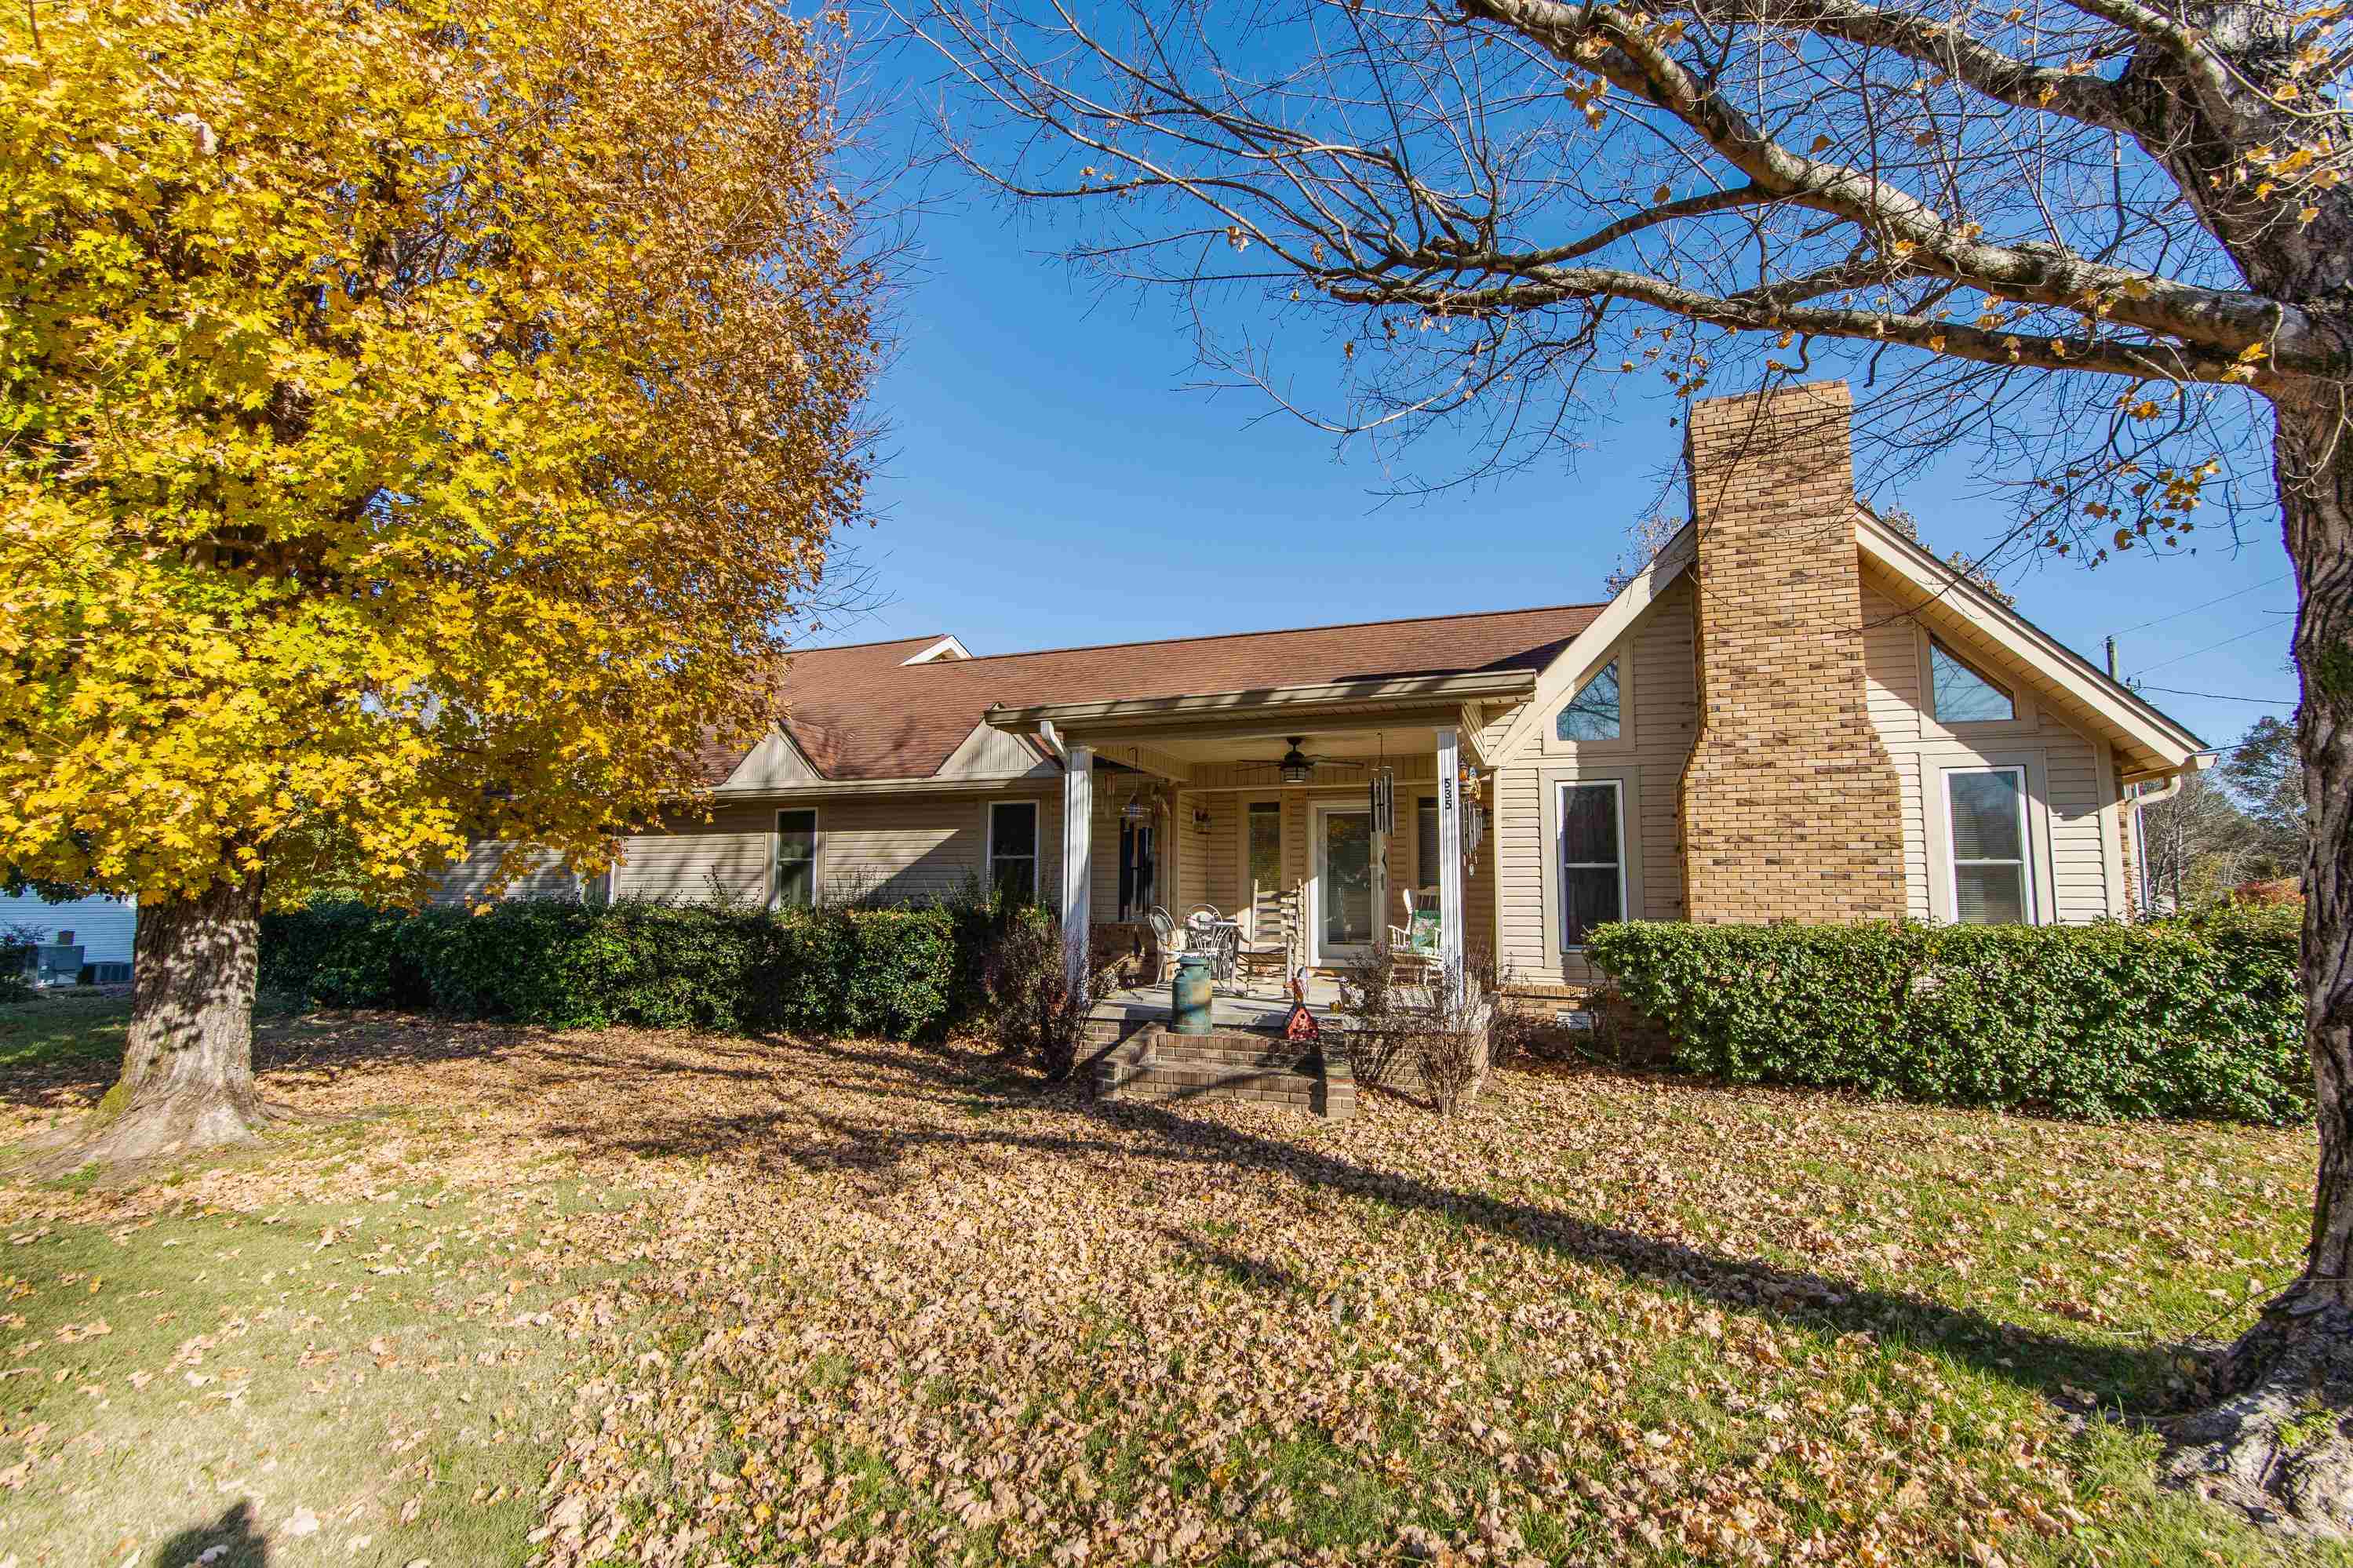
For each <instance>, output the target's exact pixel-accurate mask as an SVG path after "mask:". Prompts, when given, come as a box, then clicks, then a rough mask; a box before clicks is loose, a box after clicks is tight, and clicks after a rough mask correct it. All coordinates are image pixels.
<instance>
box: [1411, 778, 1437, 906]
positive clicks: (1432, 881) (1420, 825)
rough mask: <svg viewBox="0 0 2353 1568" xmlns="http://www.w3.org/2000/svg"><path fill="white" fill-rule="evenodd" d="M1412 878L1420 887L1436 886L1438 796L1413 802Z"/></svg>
mask: <svg viewBox="0 0 2353 1568" xmlns="http://www.w3.org/2000/svg"><path fill="white" fill-rule="evenodd" d="M1413 878H1414V885H1415V886H1416V887H1421V888H1435V887H1436V886H1438V797H1437V796H1436V795H1423V796H1422V797H1421V798H1420V799H1419V800H1417V801H1415V802H1414V803H1413Z"/></svg>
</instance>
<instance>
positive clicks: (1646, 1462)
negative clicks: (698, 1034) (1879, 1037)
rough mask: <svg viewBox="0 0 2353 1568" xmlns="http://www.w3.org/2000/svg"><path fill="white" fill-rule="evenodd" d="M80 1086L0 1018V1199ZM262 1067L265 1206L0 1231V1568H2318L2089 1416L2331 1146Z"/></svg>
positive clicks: (942, 1068) (141, 1209) (181, 1184)
mask: <svg viewBox="0 0 2353 1568" xmlns="http://www.w3.org/2000/svg"><path fill="white" fill-rule="evenodd" d="M35 1006H36V1007H42V1008H46V1007H48V1006H49V1004H48V1003H47V1002H44V1003H41V1004H36V1005H35ZM118 1015H119V1009H118ZM107 1027H109V1025H107V1024H106V1023H104V1022H102V1021H101V1020H100V1018H99V1017H98V1016H97V1013H96V1012H95V1011H93V1012H91V1013H89V1014H86V1015H84V1016H82V1017H81V1018H80V1020H79V1023H69V1021H68V1020H66V1019H65V1018H64V1016H62V1015H61V1014H58V1013H55V1012H51V1013H49V1014H47V1015H46V1016H44V1017H42V1018H40V1019H37V1020H36V1019H33V1018H31V1017H29V1016H8V1015H7V1014H0V1050H6V1051H10V1052H12V1053H16V1054H15V1055H12V1057H11V1058H9V1059H10V1061H11V1062H12V1063H13V1065H12V1066H11V1067H10V1068H8V1069H7V1071H6V1073H5V1077H0V1084H5V1089H6V1097H7V1107H8V1115H9V1116H10V1117H11V1118H12V1120H10V1121H6V1122H5V1123H0V1138H6V1137H10V1136H17V1135H21V1133H22V1132H23V1131H26V1130H27V1129H31V1128H35V1127H37V1126H38V1125H40V1124H43V1123H45V1122H47V1121H53V1120H54V1119H55V1118H56V1117H57V1116H58V1114H59V1111H60V1108H61V1107H63V1106H65V1105H68V1104H70V1103H75V1102H78V1101H79V1100H85V1099H88V1098H93V1097H94V1096H95V1095H96V1094H97V1093H98V1092H100V1090H102V1089H103V1087H104V1083H105V1079H106V1067H107V1066H108V1065H109V1064H106V1063H104V1062H103V1061H102V1059H100V1055H99V1054H98V1052H97V1048H96V1047H97V1045H98V1043H99V1041H100V1038H101V1037H102V1035H103V1031H104V1030H105V1029H106V1028H107ZM111 1027H114V1028H116V1029H118V1030H119V1027H120V1025H119V1016H118V1020H117V1021H116V1022H115V1023H114V1024H113V1025H111ZM42 1041H47V1042H52V1043H50V1044H47V1045H42V1044H39V1043H38V1042H42ZM76 1042H79V1043H76ZM36 1055H38V1056H39V1057H40V1058H42V1059H41V1060H40V1062H39V1063H38V1064H37V1065H35V1064H32V1063H31V1060H30V1058H33V1057H34V1056H36ZM261 1055H262V1058H263V1063H264V1067H265V1070H266V1073H267V1081H268V1084H269V1091H270V1092H271V1094H272V1095H273V1096H275V1097H277V1098H280V1099H282V1100H288V1101H290V1102H292V1103H294V1104H296V1105H298V1106H299V1107H301V1109H302V1110H304V1111H305V1112H306V1113H307V1114H308V1117H309V1120H308V1121H305V1122H304V1123H302V1124H301V1125H300V1126H299V1127H298V1128H296V1129H295V1130H293V1131H290V1132H288V1133H287V1134H285V1135H283V1136H281V1137H277V1138H273V1139H272V1140H271V1142H269V1144H268V1145H267V1146H265V1147H264V1148H263V1149H261V1150H259V1151H254V1152H247V1153H244V1154H241V1155H239V1156H238V1157H237V1158H236V1159H233V1160H230V1161H227V1162H224V1163H220V1164H218V1165H216V1166H213V1167H210V1168H207V1169H205V1170H202V1171H193V1172H185V1173H170V1174H166V1175H157V1176H151V1177H150V1178H148V1179H146V1180H144V1181H142V1183H140V1184H136V1185H132V1186H130V1187H126V1188H120V1189H117V1188H109V1187H103V1186H96V1185H92V1184H88V1183H76V1184H64V1185H56V1184H51V1185H41V1184H32V1183H28V1182H26V1181H24V1180H21V1179H20V1180H18V1181H17V1182H16V1183H15V1184H13V1185H11V1186H9V1187H6V1188H5V1189H0V1205H5V1207H6V1210H7V1212H6V1214H5V1215H0V1222H5V1234H6V1235H7V1237H8V1239H9V1240H10V1242H11V1243H12V1244H13V1245H12V1246H11V1247H10V1249H9V1254H8V1256H7V1258H6V1259H5V1264H0V1268H5V1273H6V1279H5V1283H0V1293H5V1294H12V1295H13V1296H14V1297H15V1300H11V1301H10V1302H9V1303H8V1304H7V1309H6V1310H7V1311H8V1313H9V1314H10V1315H9V1316H8V1317H7V1318H6V1319H5V1333H0V1488H6V1489H7V1490H5V1491H0V1561H5V1558H6V1557H7V1555H8V1554H9V1553H10V1552H15V1553H16V1555H17V1557H18V1559H19V1561H20V1562H21V1563H26V1564H32V1563H44V1562H54V1563H85V1562H88V1563H142V1564H149V1563H152V1564H159V1565H176V1564H178V1563H184V1562H187V1561H191V1560H193V1559H194V1558H195V1556H197V1555H198V1554H199V1553H200V1552H202V1551H203V1550H204V1549H205V1548H206V1546H207V1545H209V1544H212V1543H213V1542H216V1541H219V1542H223V1543H229V1542H234V1543H235V1544H233V1546H232V1550H231V1551H230V1552H228V1553H227V1554H226V1555H224V1556H223V1557H219V1558H216V1559H215V1560H214V1561H215V1562H216V1563H235V1562H238V1561H240V1560H241V1559H240V1557H239V1556H238V1555H237V1554H238V1553H239V1552H243V1553H244V1554H245V1556H244V1558H243V1559H242V1560H245V1561H251V1562H257V1563H258V1562H260V1561H262V1560H263V1553H264V1552H265V1551H266V1552H267V1560H268V1562H269V1563H271V1564H272V1565H273V1568H284V1565H286V1564H292V1563H394V1564H406V1563H412V1562H415V1561H416V1560H417V1559H419V1558H424V1559H427V1560H429V1561H431V1562H433V1563H438V1564H440V1565H441V1568H451V1565H453V1564H459V1563H469V1564H470V1563H495V1562H507V1561H512V1562H518V1563H519V1562H522V1561H525V1560H526V1559H529V1558H530V1557H532V1556H533V1554H534V1553H536V1554H537V1555H538V1557H539V1559H540V1560H541V1561H543V1562H544V1563H549V1564H551V1565H563V1564H572V1563H605V1562H630V1563H635V1562H660V1563H709V1562H732V1563H769V1562H780V1561H785V1560H788V1559H793V1558H797V1557H809V1558H811V1559H813V1560H820V1561H833V1562H863V1563H886V1562H887V1563H898V1562H924V1563H933V1562H939V1563H967V1562H969V1563H997V1562H1007V1563H1010V1562H1024V1563H1029V1562H1035V1563H1124V1562H1131V1561H1145V1560H1153V1559H1157V1558H1165V1559H1166V1560H1168V1561H1177V1562H1205V1563H1206V1562H1219V1563H1258V1562H1267V1561H1275V1560H1291V1561H1298V1562H1313V1561H1323V1562H1357V1561H1371V1560H1384V1561H1394V1560H1395V1559H1396V1557H1397V1555H1398V1548H1399V1547H1400V1546H1402V1547H1404V1548H1405V1549H1407V1550H1408V1551H1410V1552H1414V1553H1416V1554H1419V1555H1420V1556H1423V1557H1428V1558H1432V1559H1437V1560H1446V1559H1449V1558H1452V1559H1454V1560H1459V1561H1461V1562H1465V1563H1471V1562H1478V1563H1520V1562H1531V1561H1533V1562H1545V1563H1568V1562H1590V1563H1603V1562H1619V1561H1634V1562H1641V1561H1657V1562H1661V1563H1680V1562H1723V1563H1736V1562H1771V1561H1782V1560H1788V1559H1790V1558H1793V1557H1796V1556H1798V1555H1799V1554H1801V1553H1804V1552H1811V1553H1813V1554H1815V1555H1818V1556H1820V1557H1821V1558H1823V1559H1825V1560H1833V1561H1852V1562H1888V1563H1898V1562H1900V1563H1913V1562H1953V1563H1989V1562H1991V1561H1994V1560H1995V1559H1996V1557H1997V1556H1998V1557H1999V1558H2000V1560H2001V1561H2005V1562H2009V1563H2113V1564H2126V1563H2129V1564H2140V1563H2159V1564H2164V1563H2255V1562H2266V1561H2286V1560H2299V1561H2303V1560H2309V1561H2353V1556H2347V1555H2343V1554H2337V1555H2330V1554H2329V1553H2327V1552H2323V1551H2322V1550H2320V1549H2316V1548H2290V1547H2288V1546H2286V1545H2284V1544H2283V1543H2281V1542H2278V1541H2276V1540H2274V1539H2273V1538H2269V1537H2265V1536H2263V1535H2260V1534H2258V1533H2256V1532H2255V1531H2252V1530H2250V1529H2248V1528H2246V1527H2245V1526H2243V1525H2241V1524H2239V1523H2238V1522H2236V1521H2234V1520H2233V1519H2232V1518H2231V1517H2230V1516H2227V1515H2225V1514H2223V1513H2221V1511H2219V1510H2213V1509H2211V1508H2209V1507H2207V1506H2206V1505H2204V1504H2201V1503H2199V1502H2197V1501H2195V1500H2191V1499H2189V1498H2186V1497H2183V1496H2180V1495H2178V1494H2173V1493H2164V1492H2159V1491H2158V1490H2157V1489H2155V1488H2154V1487H2153V1486H2152V1485H2151V1482H2150V1479H2149V1477H2150V1473H2151V1458H2152V1456H2153V1454H2154V1452H2155V1447H2154V1440H2153V1439H2152V1438H2150V1437H2148V1436H2146V1435H2145V1434H2142V1433H2140V1432H2138V1431H2137V1430H2136V1429H2134V1428H2133V1427H2131V1426H2127V1425H2125V1424H2121V1423H2118V1422H2115V1421H2111V1420H2107V1419H2103V1418H2101V1417H2100V1416H2099V1415H2097V1414H2096V1412H2097V1411H2099V1410H2102V1409H2105V1410H2110V1411H2113V1410H2115V1409H2116V1408H2118V1407H2120V1406H2121V1407H2128V1408H2133V1409H2143V1408H2147V1407H2148V1406H2149V1405H2151V1404H2153V1403H2154V1402H2158V1401H2161V1400H2164V1399H2167V1398H2169V1397H2179V1396H2180V1395H2181V1394H2182V1393H2183V1392H2184V1391H2185V1390H2186V1389H2187V1388H2188V1387H2189V1383H2190V1380H2192V1379H2194V1377H2195V1375H2196V1371H2197V1367H2198V1362H2197V1360H2196V1358H2195V1356H2194V1355H2192V1354H2190V1353H2189V1352H2187V1351H2185V1349H2184V1346H2183V1342H2185V1341H2189V1340H2211V1339H2220V1338H2224V1337H2227V1336H2228V1335H2229V1334H2230V1333H2232V1331H2235V1329H2236V1328H2237V1327H2238V1326H2239V1325H2240V1324H2241V1323H2242V1322H2243V1321H2245V1317H2246V1315H2247V1313H2248V1311H2249V1310H2250V1309H2251V1303H2252V1301H2253V1300H2258V1299H2260V1294H2261V1291H2262V1290H2263V1289H2267V1288H2268V1283H2269V1282H2270V1281H2272V1280H2274V1279H2277V1278H2279V1277H2280V1276H2282V1275H2283V1274H2284V1273H2286V1272H2287V1271H2288V1270H2290V1269H2291V1268H2293V1265H2294V1259H2295V1249H2296V1247H2297V1246H2298V1244H2299V1241H2300V1237H2301V1226H2302V1223H2303V1205H2304V1203H2305V1200H2306V1191H2307V1189H2308V1184H2309V1183H2310V1180H2311V1172H2312V1153H2311V1150H2310V1135H2309V1133H2308V1131H2263V1130H2251V1129H2243V1128H2226V1127H2211V1126H2189V1127H2131V1128H2087V1127H2080V1126H2071V1125H2066V1124H2062V1123H2053V1122H2045V1121H2030V1120H2024V1119H2016V1118H2005V1117H1998V1116H1991V1115H1985V1114H1980V1113H1973V1112H1953V1111H1934V1110H1921V1109H1919V1108H1915V1107H1903V1106H1890V1105H1873V1104H1869V1103H1864V1102H1858V1101H1853V1100H1841V1099H1836V1098H1832V1097H1828V1096H1820V1095H1803V1094H1795V1093H1787V1092H1780V1091H1773V1090H1756V1089H1706V1088H1701V1087H1696V1086H1692V1085H1687V1084H1679V1083H1673V1082H1671V1081H1668V1080H1662V1079H1648V1078H1641V1077H1634V1076H1627V1075H1616V1074H1600V1073H1577V1074H1565V1073H1564V1074H1548V1073H1535V1072H1528V1073H1519V1072H1514V1073H1509V1074H1506V1075H1504V1076H1503V1078H1502V1079H1500V1081H1499V1083H1498V1084H1497V1086H1496V1087H1495V1089H1493V1091H1491V1093H1490V1094H1489V1096H1488V1097H1487V1098H1486V1100H1484V1101H1482V1103H1481V1104H1480V1105H1479V1106H1477V1107H1476V1108H1475V1109H1474V1110H1472V1112H1470V1113H1469V1114H1467V1115H1466V1116H1464V1117H1463V1118H1461V1119H1460V1120H1459V1121H1453V1122H1443V1123H1442V1122H1439V1121H1434V1120H1432V1119H1431V1118H1430V1116H1429V1114H1428V1113H1426V1112H1423V1111H1420V1110H1415V1109H1412V1108H1409V1107H1406V1106H1402V1105H1398V1104H1396V1103H1393V1102H1387V1101H1381V1100H1374V1101H1373V1102H1372V1103H1371V1104H1370V1105H1369V1106H1368V1107H1367V1109H1366V1111H1365V1113H1364V1114H1363V1115H1362V1116H1360V1117H1359V1118H1358V1119H1357V1120H1356V1121H1355V1122H1352V1123H1349V1124H1345V1125H1342V1126H1336V1127H1335V1126H1327V1125H1325V1124H1324V1123H1322V1122H1320V1121H1314V1120H1313V1119H1310V1118H1306V1117H1303V1116H1299V1115H1296V1114H1293V1113H1289V1112H1282V1111H1276V1110H1271V1109H1259V1108H1242V1107H1215V1108H1212V1107H1200V1108H1194V1109H1187V1110H1161V1109H1155V1108H1146V1107H1121V1108H1117V1109H1109V1108H1097V1107H1094V1106H1092V1105H1090V1104H1088V1103H1087V1102H1085V1101H1083V1100H1078V1099H1075V1098H1073V1097H1071V1096H1068V1095H1061V1094H1043V1093H1040V1092H1039V1091H1038V1090H1037V1089H1035V1088H1034V1087H1033V1086H1032V1085H1031V1084H1030V1083H1029V1081H1027V1080H1026V1079H1022V1078H1020V1077H1018V1075H1012V1074H1008V1073H1005V1072H1003V1071H1001V1070H999V1069H997V1068H995V1067H994V1066H993V1065H992V1064H990V1063H989V1062H987V1060H985V1059H982V1058H977V1057H970V1056H965V1055H960V1054H956V1053H953V1052H927V1051H923V1050H917V1049H913V1048H908V1047H888V1046H879V1045H870V1044H862V1043H848V1044H840V1045H833V1046H827V1045H818V1044H804V1043H795V1042H786V1041H757V1042H755V1041H739V1040H714V1039H694V1038H689V1037H681V1036H656V1035H639V1034H631V1033H627V1032H619V1031H616V1032H607V1033H604V1034H579V1035H569V1036H554V1035H548V1034H545V1033H542V1032H537V1031H523V1030H506V1029H498V1028H491V1027H482V1026H441V1025H435V1024H430V1023H426V1022H423V1021H418V1020H399V1019H388V1018H380V1017H358V1016H317V1017H311V1018H304V1019H292V1018H289V1019H281V1020H278V1021H275V1022H273V1023H272V1024H271V1025H270V1026H269V1027H268V1028H266V1029H265V1031H264V1041H263V1046H262V1047H261ZM93 1324H102V1325H103V1331H99V1330H98V1329H96V1328H93V1326H92V1325H93ZM11 1467H16V1468H11ZM206 1531H215V1533H213V1534H206V1533H205V1532H206ZM223 1532H225V1533H223Z"/></svg>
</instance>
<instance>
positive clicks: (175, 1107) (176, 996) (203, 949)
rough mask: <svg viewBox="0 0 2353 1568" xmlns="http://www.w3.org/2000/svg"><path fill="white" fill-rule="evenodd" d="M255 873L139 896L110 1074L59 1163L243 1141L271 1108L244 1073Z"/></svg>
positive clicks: (256, 907)
mask: <svg viewBox="0 0 2353 1568" xmlns="http://www.w3.org/2000/svg"><path fill="white" fill-rule="evenodd" d="M260 946H261V879H260V878H259V877H258V876H246V877H243V878H241V879H234V880H231V879H224V880H221V881H218V882H216V883H214V884H213V885H212V886H211V887H210V888H208V889H206V890H205V891H204V892H202V893H200V894H198V895H197V896H196V897H195V898H188V899H181V898H165V899H158V900H147V901H144V902H142V903H141V905H140V906H139V933H138V937H137V939H136V942H135V945H134V948H133V952H132V956H133V959H134V960H135V962H134V963H133V966H132V981H131V1032H130V1038H129V1041H128V1043H127V1045H126V1047H125V1049H124V1051H123V1053H122V1077H121V1079H119V1080H118V1081H117V1082H116V1083H115V1085H114V1087H113V1088H112V1089H109V1090H108V1091H107V1095H106V1098H105V1099H104V1100H101V1101H100V1104H99V1111H98V1115H97V1117H96V1118H95V1119H94V1120H93V1125H92V1127H91V1129H90V1132H89V1134H88V1135H87V1136H86V1137H84V1138H83V1139H82V1140H81V1141H80V1142H78V1143H76V1144H75V1145H73V1147H72V1148H71V1149H70V1151H69V1156H70V1159H71V1162H72V1163H75V1164H85V1163H90V1162H91V1161H97V1162H99V1163H114V1162H117V1161H131V1160H146V1159H152V1158H155V1157H157V1156H162V1155H171V1154H181V1153H189V1152H195V1151H196V1150H200V1149H207V1148H212V1147H214V1146H216V1145H218V1144H223V1143H241V1142H248V1141H250V1140H251V1139H252V1138H253V1137H254V1135H255V1133H256V1131H258V1130H259V1128H260V1127H261V1126H262V1124H263V1123H264V1122H266V1121H269V1120H270V1119H271V1117H272V1116H273V1115H276V1114H278V1112H276V1111H275V1110H273V1109H272V1108H271V1107H270V1106H269V1105H268V1104H267V1103H266V1102H264V1101H263V1100H262V1099H261V1097H260V1096H259V1093H257V1092H256V1090H255V1089H254V1084H253V997H254V982H255V979H256V976H257V973H258V969H259V957H260Z"/></svg>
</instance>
